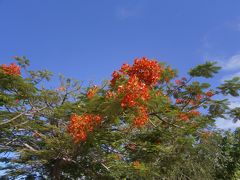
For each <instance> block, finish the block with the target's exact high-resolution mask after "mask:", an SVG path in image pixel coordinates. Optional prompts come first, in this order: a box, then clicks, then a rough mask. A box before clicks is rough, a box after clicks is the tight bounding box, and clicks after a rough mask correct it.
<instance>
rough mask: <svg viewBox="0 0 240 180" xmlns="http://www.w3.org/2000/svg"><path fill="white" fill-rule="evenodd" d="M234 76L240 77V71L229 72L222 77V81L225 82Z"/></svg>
mask: <svg viewBox="0 0 240 180" xmlns="http://www.w3.org/2000/svg"><path fill="white" fill-rule="evenodd" d="M233 77H240V72H237V73H234V74H228V75H225V76H223V77H222V78H221V82H224V81H225V80H230V79H232V78H233Z"/></svg>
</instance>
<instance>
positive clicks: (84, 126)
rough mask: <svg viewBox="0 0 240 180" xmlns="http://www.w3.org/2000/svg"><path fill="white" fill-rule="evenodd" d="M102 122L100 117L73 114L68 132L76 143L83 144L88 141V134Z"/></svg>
mask: <svg viewBox="0 0 240 180" xmlns="http://www.w3.org/2000/svg"><path fill="white" fill-rule="evenodd" d="M101 121H102V118H101V116H99V115H91V114H85V115H81V116H79V115H77V114H72V115H71V117H70V123H69V125H68V132H69V134H71V135H72V137H73V139H74V142H75V143H78V142H81V141H82V142H83V141H86V139H87V134H88V133H89V132H92V131H93V129H94V127H96V126H97V125H98V124H100V123H101Z"/></svg>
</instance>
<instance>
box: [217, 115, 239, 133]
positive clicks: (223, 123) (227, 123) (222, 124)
mask: <svg viewBox="0 0 240 180" xmlns="http://www.w3.org/2000/svg"><path fill="white" fill-rule="evenodd" d="M216 126H217V127H218V128H220V129H225V130H227V129H232V130H234V129H236V128H238V127H240V122H239V121H238V122H236V123H233V122H232V121H231V120H225V119H221V118H219V119H217V120H216Z"/></svg>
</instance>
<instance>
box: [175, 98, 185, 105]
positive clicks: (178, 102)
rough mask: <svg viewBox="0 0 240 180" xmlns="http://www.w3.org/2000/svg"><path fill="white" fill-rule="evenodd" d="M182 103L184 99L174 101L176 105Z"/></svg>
mask: <svg viewBox="0 0 240 180" xmlns="http://www.w3.org/2000/svg"><path fill="white" fill-rule="evenodd" d="M182 103H184V99H182V98H178V99H176V104H182Z"/></svg>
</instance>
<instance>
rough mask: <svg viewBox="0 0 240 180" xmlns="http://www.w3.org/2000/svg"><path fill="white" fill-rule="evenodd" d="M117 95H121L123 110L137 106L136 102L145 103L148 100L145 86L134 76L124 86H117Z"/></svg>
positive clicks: (148, 96) (147, 91)
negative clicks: (141, 101)
mask: <svg viewBox="0 0 240 180" xmlns="http://www.w3.org/2000/svg"><path fill="white" fill-rule="evenodd" d="M117 94H118V95H123V98H122V100H121V106H122V107H123V108H125V107H133V106H135V105H138V102H137V101H138V100H143V101H146V100H148V99H149V98H150V95H149V90H148V88H147V86H146V85H145V84H144V83H142V82H140V81H139V79H138V78H137V77H136V76H132V77H130V79H129V80H128V82H127V83H126V84H124V85H120V86H118V90H117Z"/></svg>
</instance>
